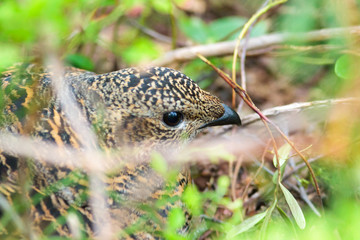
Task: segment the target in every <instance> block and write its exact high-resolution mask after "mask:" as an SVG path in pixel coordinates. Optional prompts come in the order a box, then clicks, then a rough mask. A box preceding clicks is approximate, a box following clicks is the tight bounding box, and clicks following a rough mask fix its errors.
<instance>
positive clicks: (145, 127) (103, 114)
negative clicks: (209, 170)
mask: <svg viewBox="0 0 360 240" xmlns="http://www.w3.org/2000/svg"><path fill="white" fill-rule="evenodd" d="M52 77H53V76H52V74H51V73H50V72H49V71H47V70H46V69H43V68H41V67H38V66H36V65H26V66H25V65H21V66H20V67H17V68H14V69H11V70H9V71H7V72H4V73H3V74H2V82H1V86H2V91H3V92H4V93H5V94H4V100H5V108H4V110H3V114H2V121H1V124H2V125H1V131H6V132H12V133H15V134H22V135H29V136H32V137H36V138H40V139H42V140H45V141H52V142H55V143H56V144H57V145H59V146H63V145H71V146H72V147H74V148H81V147H82V146H81V143H80V141H79V137H78V136H77V135H76V133H75V132H74V131H73V130H72V129H71V127H70V124H69V122H68V121H67V118H66V116H65V114H64V112H63V111H62V109H61V106H60V103H59V101H58V99H57V96H56V94H54V92H53V89H52V88H51V81H52ZM65 81H66V82H67V83H68V84H69V85H70V87H71V91H72V92H73V94H74V96H75V99H76V101H77V103H78V105H79V107H80V108H81V110H82V112H83V114H84V116H86V118H87V120H88V121H89V123H90V125H91V126H93V127H94V131H95V132H96V133H97V136H98V141H99V145H100V147H102V148H103V149H104V150H106V149H121V148H122V147H124V146H136V145H141V146H146V148H145V149H142V150H143V151H150V149H153V148H157V147H158V146H161V147H163V148H164V147H165V148H166V146H170V145H172V144H177V143H179V142H184V141H188V140H189V139H191V138H193V137H194V136H195V135H196V133H197V132H198V128H199V127H200V126H202V125H203V124H206V123H208V122H210V121H213V120H215V119H217V118H219V117H220V116H222V115H223V113H224V108H223V107H222V105H221V102H220V100H219V99H218V98H217V97H215V96H213V95H211V94H209V93H207V92H205V91H203V90H201V89H200V88H199V86H198V85H197V84H196V83H194V82H193V81H192V80H191V79H190V78H189V77H187V76H186V75H184V74H183V73H181V72H178V71H176V70H173V69H169V68H163V67H153V68H144V69H139V68H128V69H123V70H119V71H115V72H111V73H105V74H99V75H97V74H95V73H92V72H87V71H83V70H79V69H76V68H66V73H65ZM172 111H178V112H181V113H183V115H184V121H183V122H182V123H181V124H179V126H176V127H169V126H167V125H166V124H165V123H164V122H163V115H164V113H167V112H172ZM20 162H21V161H18V159H17V157H16V156H9V155H7V154H5V153H1V152H0V170H1V171H0V174H1V175H0V176H1V179H2V180H1V181H2V186H1V187H0V192H2V193H3V194H4V195H5V196H6V197H7V198H8V200H9V201H10V202H11V201H12V197H11V196H12V194H13V193H14V191H15V190H14V189H17V186H16V182H17V181H18V177H19V176H18V175H19V171H22V170H21V168H20V167H19V166H20V165H23V164H20ZM30 165H31V166H30V168H31V169H32V175H33V176H34V186H33V190H32V192H33V193H40V194H43V195H44V199H43V200H42V201H41V202H40V203H39V204H38V205H37V206H33V207H32V208H31V209H32V210H31V212H32V213H31V215H32V217H33V219H34V227H35V228H36V229H38V230H39V231H41V229H42V228H43V227H44V226H46V225H47V224H48V223H51V222H52V223H54V222H56V218H57V217H59V216H61V215H66V214H67V209H69V208H70V207H71V208H74V209H76V210H78V211H79V212H80V213H81V215H82V216H83V219H84V223H85V229H84V230H85V231H87V232H88V233H89V234H90V235H92V234H93V232H92V229H91V228H92V226H91V225H92V224H91V223H92V222H93V221H94V219H93V218H92V214H91V209H90V208H89V206H88V204H87V203H86V201H85V202H84V201H83V200H82V201H81V200H79V199H80V197H79V196H80V195H81V194H85V193H86V192H87V185H88V183H87V180H86V173H84V172H82V171H74V169H73V168H72V167H70V166H67V165H61V164H60V165H58V166H53V165H49V164H47V163H45V162H42V161H33V162H31V164H30ZM28 167H29V166H25V168H28ZM19 169H20V170H19ZM64 177H68V178H70V179H72V180H73V181H74V183H75V184H72V185H71V186H70V187H69V186H67V187H64V186H63V187H59V189H58V191H57V192H53V193H51V194H49V196H46V194H45V192H46V191H45V190H44V189H45V188H46V187H48V186H49V185H51V184H54V183H56V182H58V181H60V180H62V179H63V178H64ZM189 179H190V176H189V173H188V171H187V170H186V169H185V170H184V171H180V172H179V175H178V178H177V183H176V184H175V185H174V188H173V193H171V195H180V194H181V193H182V192H183V191H184V188H185V187H186V185H187V184H188V182H189ZM105 183H106V185H107V190H108V191H110V192H114V193H116V194H117V195H120V198H121V201H120V202H119V201H115V200H114V198H109V199H108V204H109V206H110V208H111V209H112V210H111V211H112V213H111V214H112V219H113V220H114V221H115V222H114V225H116V226H118V228H119V229H122V228H124V227H127V226H129V225H131V224H132V223H133V222H135V221H136V220H137V219H138V218H139V216H141V215H142V213H141V211H138V210H136V208H135V207H134V206H133V204H130V202H132V203H134V202H143V201H148V200H149V199H157V198H160V197H161V194H163V187H164V183H163V181H162V178H161V177H160V176H158V175H157V174H156V173H155V172H154V170H152V168H151V167H149V165H148V164H147V163H146V162H143V163H138V164H136V165H134V164H128V165H126V166H125V167H124V168H123V169H120V170H118V171H115V172H112V173H109V175H108V177H107V179H106V180H105ZM177 204H181V202H180V203H179V202H178V203H177ZM171 207H172V205H169V206H167V207H166V209H163V210H161V211H159V215H160V216H161V217H162V218H164V219H166V215H167V211H168V210H169V209H170V208H171ZM161 212H163V213H162V214H161ZM125 215H126V216H128V217H127V219H124V217H123V216H125ZM119 219H121V220H119ZM164 221H165V220H164ZM187 224H188V223H187ZM157 227H158V226H156V227H155V228H157ZM187 227H188V226H186V227H184V228H187ZM56 232H57V234H60V235H68V234H69V229H68V227H67V226H66V225H59V226H57V227H56ZM142 234H144V235H142ZM141 236H143V237H141ZM127 238H138V239H152V238H153V237H152V236H151V235H148V234H145V233H139V235H137V236H136V235H134V236H128V237H127Z"/></svg>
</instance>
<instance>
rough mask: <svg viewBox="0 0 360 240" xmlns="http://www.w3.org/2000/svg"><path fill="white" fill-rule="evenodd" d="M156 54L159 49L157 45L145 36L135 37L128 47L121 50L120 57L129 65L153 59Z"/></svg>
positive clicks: (157, 54)
mask: <svg viewBox="0 0 360 240" xmlns="http://www.w3.org/2000/svg"><path fill="white" fill-rule="evenodd" d="M158 56H159V50H158V48H157V46H156V45H155V44H154V42H153V41H151V40H149V39H148V38H145V37H137V38H136V39H135V40H134V42H133V43H132V45H131V46H130V47H127V48H126V49H124V50H123V51H122V57H123V58H124V60H125V62H126V63H127V64H129V65H131V64H138V63H140V62H141V61H145V60H151V59H155V58H157V57H158Z"/></svg>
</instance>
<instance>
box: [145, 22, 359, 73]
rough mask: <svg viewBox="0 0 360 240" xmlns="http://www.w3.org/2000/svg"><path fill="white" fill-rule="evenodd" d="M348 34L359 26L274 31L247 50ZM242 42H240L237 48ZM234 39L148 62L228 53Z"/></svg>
mask: <svg viewBox="0 0 360 240" xmlns="http://www.w3.org/2000/svg"><path fill="white" fill-rule="evenodd" d="M349 35H360V26H354V27H347V28H328V29H321V30H315V31H311V32H307V33H274V34H269V35H264V36H261V37H256V38H250V40H249V42H248V44H247V50H248V51H249V50H258V49H263V48H267V47H270V46H273V45H278V44H283V43H286V42H289V41H296V42H315V41H322V40H327V39H332V38H337V37H345V36H349ZM243 44H244V42H243V41H242V42H241V43H240V46H239V49H241V48H242V47H243ZM235 46H236V41H226V42H219V43H212V44H205V45H198V46H193V47H184V48H179V49H176V50H174V51H170V52H167V53H165V54H164V55H163V56H162V57H160V58H158V59H156V60H154V61H153V62H151V63H150V65H152V66H168V65H170V64H171V63H174V62H183V61H189V60H192V59H194V58H197V54H201V55H203V56H205V57H213V56H223V55H230V54H232V53H233V52H234V48H235Z"/></svg>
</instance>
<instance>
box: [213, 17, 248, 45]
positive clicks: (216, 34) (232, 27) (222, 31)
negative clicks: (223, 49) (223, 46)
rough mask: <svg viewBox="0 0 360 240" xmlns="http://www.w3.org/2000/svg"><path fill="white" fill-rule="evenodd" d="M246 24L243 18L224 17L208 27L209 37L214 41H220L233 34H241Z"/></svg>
mask: <svg viewBox="0 0 360 240" xmlns="http://www.w3.org/2000/svg"><path fill="white" fill-rule="evenodd" d="M245 23H246V19H245V18H242V17H224V18H220V19H217V20H214V21H212V22H211V23H210V24H209V26H208V29H209V30H208V31H209V37H210V38H211V40H213V41H215V42H216V41H219V40H221V39H223V38H225V37H226V36H228V35H229V34H231V33H232V32H234V31H236V32H240V30H241V27H242V26H243V25H244V24H245Z"/></svg>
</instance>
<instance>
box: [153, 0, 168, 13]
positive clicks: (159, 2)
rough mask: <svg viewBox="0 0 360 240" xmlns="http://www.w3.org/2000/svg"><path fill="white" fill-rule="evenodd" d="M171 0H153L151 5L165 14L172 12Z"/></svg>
mask: <svg viewBox="0 0 360 240" xmlns="http://www.w3.org/2000/svg"><path fill="white" fill-rule="evenodd" d="M171 4H172V3H171V1H170V0H152V1H151V5H152V6H153V8H154V9H155V10H156V11H158V12H160V13H164V14H170V12H171V8H172V6H171Z"/></svg>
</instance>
